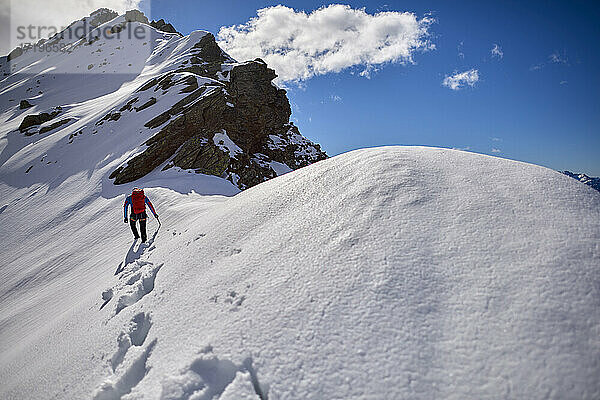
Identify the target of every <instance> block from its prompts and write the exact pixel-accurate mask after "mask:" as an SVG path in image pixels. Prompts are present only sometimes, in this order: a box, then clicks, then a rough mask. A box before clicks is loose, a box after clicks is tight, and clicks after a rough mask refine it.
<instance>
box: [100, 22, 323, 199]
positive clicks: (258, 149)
mask: <svg viewBox="0 0 600 400" xmlns="http://www.w3.org/2000/svg"><path fill="white" fill-rule="evenodd" d="M194 48H195V49H199V51H197V52H196V54H197V55H196V54H195V55H194V56H196V57H198V56H199V55H202V59H203V60H210V61H208V62H212V63H218V64H219V70H221V71H220V72H222V69H225V70H227V69H228V68H222V67H221V64H220V63H221V60H224V59H226V55H225V54H224V53H223V52H222V51H221V49H220V48H219V47H218V46H216V43H215V42H214V37H213V36H212V35H210V34H207V35H205V36H204V37H203V38H202V40H200V42H199V43H198V44H197V45H196V46H194ZM181 71H186V70H180V71H179V72H181ZM176 72H177V71H176ZM176 76H177V75H176V73H170V74H167V75H165V76H163V77H162V78H160V79H154V80H153V81H151V82H149V83H147V84H145V85H143V86H142V87H141V88H140V89H139V91H146V90H150V89H152V88H154V89H155V90H156V89H157V88H160V89H161V90H163V89H165V88H166V89H168V88H170V87H171V86H173V85H174V84H182V82H183V81H184V80H185V82H184V83H185V84H186V85H187V87H188V88H189V87H192V88H194V87H195V89H193V90H191V92H190V94H189V95H187V96H186V97H185V98H183V99H182V100H181V101H179V102H178V103H176V104H175V105H173V106H172V107H171V109H169V110H167V111H166V112H163V113H162V114H159V115H157V116H156V117H155V118H153V119H151V120H150V121H148V122H147V123H146V127H148V128H151V129H152V128H157V127H160V126H163V125H164V126H163V127H162V128H161V129H160V131H159V132H158V133H157V134H155V135H154V136H153V137H152V138H150V139H149V140H148V141H146V143H145V145H146V146H147V148H146V150H145V151H144V152H142V153H141V154H138V155H137V156H135V157H134V158H132V159H131V160H128V161H127V163H126V164H125V165H122V166H120V167H119V168H117V169H116V170H115V171H114V172H113V173H112V174H111V175H110V178H111V179H114V183H115V184H122V183H127V182H132V181H134V180H136V179H139V178H141V177H142V176H144V175H146V174H148V173H149V172H150V171H152V170H154V169H155V168H157V167H159V166H160V165H163V164H164V165H163V169H169V168H172V167H179V168H182V169H192V170H194V171H196V172H198V173H203V174H210V175H215V176H220V177H223V178H227V179H229V180H230V181H231V182H233V183H234V184H235V185H237V186H238V187H240V188H241V189H244V188H247V187H251V186H254V185H256V184H258V183H260V182H263V181H265V180H267V179H270V178H273V177H275V176H276V175H277V173H276V172H275V170H274V169H273V168H272V165H271V163H272V162H273V161H276V162H278V163H281V164H285V165H286V166H287V167H289V168H290V169H296V168H300V167H302V166H305V165H308V164H311V163H313V162H315V161H318V160H322V159H324V158H326V157H327V155H326V154H325V153H324V152H322V151H321V149H320V147H319V146H318V145H315V144H313V143H312V142H310V141H309V140H307V139H306V138H304V137H303V136H302V135H300V133H299V132H298V129H297V128H296V127H295V126H293V125H292V124H290V123H289V118H290V115H291V109H290V104H289V102H288V99H287V96H286V92H285V90H283V89H279V88H277V87H276V86H275V85H273V84H272V83H271V82H272V80H273V79H274V78H275V77H276V75H275V72H274V71H273V70H272V69H270V68H268V67H267V65H266V64H265V62H264V61H262V60H260V59H256V60H254V61H250V62H246V63H242V64H234V65H232V66H231V69H230V73H229V74H228V77H227V79H224V80H223V81H220V82H218V81H213V82H211V83H210V84H204V85H202V86H198V84H197V82H195V85H194V82H192V81H191V80H190V77H193V76H194V75H188V76H187V77H186V78H181V77H179V78H178V79H179V80H175V77H176ZM182 92H183V90H182ZM169 121H170V122H169ZM165 124H166V125H165Z"/></svg>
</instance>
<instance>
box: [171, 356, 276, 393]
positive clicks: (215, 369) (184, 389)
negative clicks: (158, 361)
mask: <svg viewBox="0 0 600 400" xmlns="http://www.w3.org/2000/svg"><path fill="white" fill-rule="evenodd" d="M268 391H269V390H268V386H266V385H261V384H260V383H259V381H258V376H257V373H256V370H255V369H254V367H253V365H252V359H251V358H250V357H249V358H247V359H246V360H245V361H244V362H243V363H242V364H241V365H236V364H235V363H234V362H232V361H231V360H226V359H220V358H218V357H217V356H216V355H215V354H213V349H212V347H210V346H208V347H207V348H205V349H203V350H201V351H200V355H199V356H198V357H197V358H196V359H194V360H193V361H192V362H191V363H189V364H188V365H186V366H185V367H183V368H181V369H180V370H179V371H178V373H177V374H175V375H172V376H169V377H167V378H166V379H164V380H163V383H162V393H161V396H160V398H161V399H165V400H167V399H169V400H175V399H177V400H188V399H216V398H218V399H220V400H239V399H241V398H243V399H254V400H266V399H267V398H268Z"/></svg>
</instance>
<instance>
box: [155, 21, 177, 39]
mask: <svg viewBox="0 0 600 400" xmlns="http://www.w3.org/2000/svg"><path fill="white" fill-rule="evenodd" d="M150 26H152V27H153V28H156V29H158V30H159V31H162V32H167V33H177V34H179V35H181V33H179V32H177V31H176V30H175V28H174V27H173V25H171V24H169V23H167V22H165V20H164V19H162V18H161V19H159V20H158V21H152V22H150Z"/></svg>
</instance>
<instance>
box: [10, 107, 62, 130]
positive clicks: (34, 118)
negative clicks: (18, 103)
mask: <svg viewBox="0 0 600 400" xmlns="http://www.w3.org/2000/svg"><path fill="white" fill-rule="evenodd" d="M58 114H60V109H55V110H54V111H51V112H49V113H48V112H44V113H40V114H31V115H26V116H25V118H23V121H22V122H21V125H19V131H20V132H21V133H24V134H25V136H30V135H32V134H33V133H35V132H31V131H30V128H31V127H34V126H37V125H41V124H43V123H44V122H48V121H50V120H52V119H53V118H54V117H56V116H57V115H58Z"/></svg>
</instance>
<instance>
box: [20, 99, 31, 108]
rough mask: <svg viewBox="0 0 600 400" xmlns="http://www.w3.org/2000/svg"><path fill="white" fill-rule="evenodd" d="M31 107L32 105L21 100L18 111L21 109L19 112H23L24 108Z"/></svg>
mask: <svg viewBox="0 0 600 400" xmlns="http://www.w3.org/2000/svg"><path fill="white" fill-rule="evenodd" d="M31 107H33V104H31V103H30V102H28V101H27V100H21V102H20V103H19V109H21V110H25V109H26V108H31Z"/></svg>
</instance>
